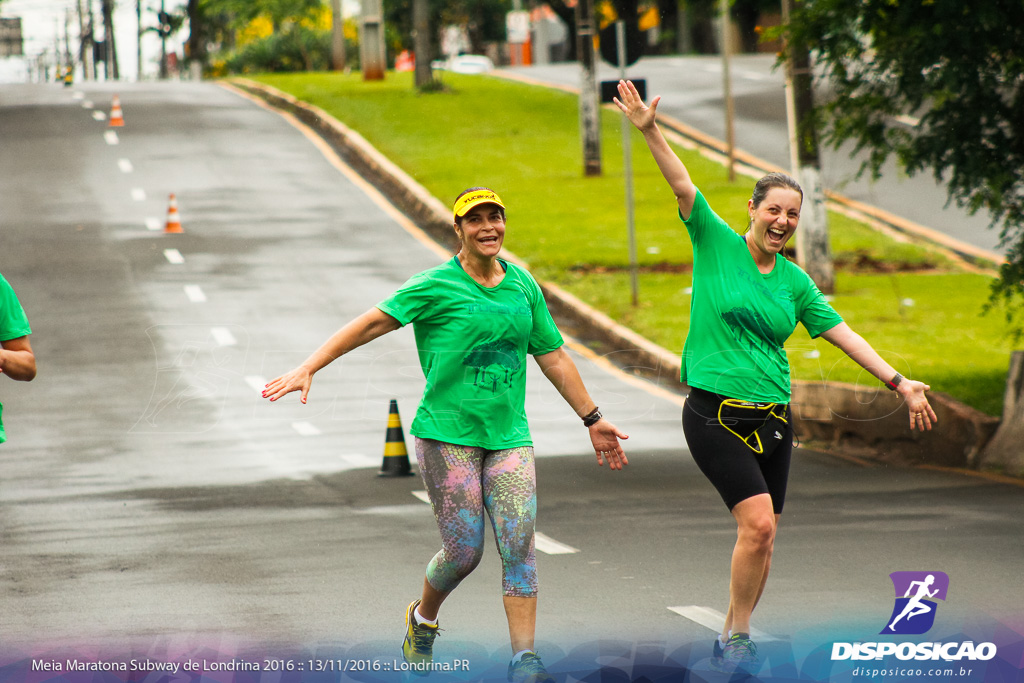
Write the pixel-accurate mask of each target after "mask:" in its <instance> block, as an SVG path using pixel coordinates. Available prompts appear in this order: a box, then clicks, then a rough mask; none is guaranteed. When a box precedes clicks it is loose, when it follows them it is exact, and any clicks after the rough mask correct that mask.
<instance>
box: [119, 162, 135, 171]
mask: <svg viewBox="0 0 1024 683" xmlns="http://www.w3.org/2000/svg"><path fill="white" fill-rule="evenodd" d="M117 167H118V168H120V169H121V173H131V172H132V171H134V170H135V168H134V167H133V166H132V162H131V161H129V160H128V159H118V160H117Z"/></svg>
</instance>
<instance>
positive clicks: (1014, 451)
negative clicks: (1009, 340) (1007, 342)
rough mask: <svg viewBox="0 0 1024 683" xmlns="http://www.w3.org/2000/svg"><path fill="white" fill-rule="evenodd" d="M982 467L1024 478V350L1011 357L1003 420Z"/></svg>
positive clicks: (985, 453)
mask: <svg viewBox="0 0 1024 683" xmlns="http://www.w3.org/2000/svg"><path fill="white" fill-rule="evenodd" d="M981 466H982V467H983V468H999V469H1002V470H1003V472H1005V473H1006V474H1009V475H1013V476H1024V351H1014V352H1013V353H1012V354H1011V355H1010V371H1009V372H1008V373H1007V375H1006V395H1005V397H1004V399H1003V419H1002V422H1000V423H999V429H998V430H996V433H995V435H994V436H993V437H992V440H991V441H989V442H988V445H986V446H985V450H984V451H982V454H981Z"/></svg>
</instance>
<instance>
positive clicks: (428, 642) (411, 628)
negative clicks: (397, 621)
mask: <svg viewBox="0 0 1024 683" xmlns="http://www.w3.org/2000/svg"><path fill="white" fill-rule="evenodd" d="M419 604H420V601H419V600H413V601H412V603H411V604H410V605H409V609H407V610H406V611H405V642H403V643H402V657H404V658H405V661H406V662H407V663H409V664H412V665H413V668H412V669H411V670H410V672H411V673H413V674H416V675H417V676H426V675H427V674H428V673H430V667H429V664H430V663H431V662H432V661H434V638H437V636H438V632H439V631H440V630H441V629H440V628H438V627H437V626H431V625H430V624H420V623H417V622H416V607H417V606H418V605H419ZM420 667H422V668H420Z"/></svg>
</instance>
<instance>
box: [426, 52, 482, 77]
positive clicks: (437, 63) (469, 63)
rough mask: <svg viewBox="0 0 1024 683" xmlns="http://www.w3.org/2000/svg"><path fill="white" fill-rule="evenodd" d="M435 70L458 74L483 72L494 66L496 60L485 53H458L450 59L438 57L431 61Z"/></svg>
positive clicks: (431, 66)
mask: <svg viewBox="0 0 1024 683" xmlns="http://www.w3.org/2000/svg"><path fill="white" fill-rule="evenodd" d="M430 68H432V69H434V70H435V71H451V72H452V73H457V74H482V73H486V72H488V71H490V70H491V69H493V68H494V62H492V61H491V59H490V57H487V56H485V55H458V56H457V57H451V58H450V59H438V60H434V61H433V62H431V63H430Z"/></svg>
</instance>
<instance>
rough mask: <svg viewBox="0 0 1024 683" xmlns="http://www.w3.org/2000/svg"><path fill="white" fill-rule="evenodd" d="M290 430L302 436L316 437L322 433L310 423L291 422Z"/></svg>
mask: <svg viewBox="0 0 1024 683" xmlns="http://www.w3.org/2000/svg"><path fill="white" fill-rule="evenodd" d="M292 429H294V430H295V431H297V432H298V433H299V434H300V435H302V436H317V435H319V434H321V433H322V432H321V431H320V430H319V429H317V427H316V425H314V424H313V423H311V422H292Z"/></svg>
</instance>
